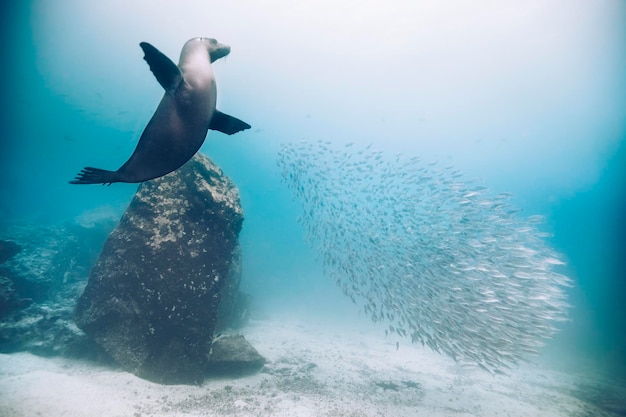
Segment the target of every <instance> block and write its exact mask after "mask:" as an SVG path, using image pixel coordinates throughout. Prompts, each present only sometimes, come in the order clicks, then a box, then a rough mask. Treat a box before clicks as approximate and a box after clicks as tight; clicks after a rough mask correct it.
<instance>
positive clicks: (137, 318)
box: [75, 154, 243, 384]
mask: <svg viewBox="0 0 626 417" xmlns="http://www.w3.org/2000/svg"><path fill="white" fill-rule="evenodd" d="M242 222H243V211H242V208H241V205H240V201H239V192H238V190H237V188H236V187H235V185H234V184H233V183H232V182H231V181H230V180H229V179H228V178H227V177H225V176H224V175H223V173H222V172H221V170H220V169H219V168H218V167H217V166H215V165H214V164H213V163H212V162H211V161H210V160H209V159H208V158H207V157H205V156H202V155H200V154H198V155H196V156H195V157H194V158H193V159H192V160H191V161H189V162H188V163H187V164H185V165H184V166H183V167H182V168H181V169H179V170H177V171H175V172H173V173H171V174H169V175H167V176H165V177H162V178H158V179H155V180H152V181H148V182H145V183H143V184H142V185H141V186H140V187H139V189H138V191H137V193H136V195H135V197H134V198H133V200H132V202H131V203H130V206H129V207H128V209H127V210H126V212H125V213H124V216H123V217H122V219H121V221H120V224H119V225H118V226H117V228H116V229H115V230H114V231H113V232H112V233H111V234H110V235H109V238H108V240H107V241H106V243H105V245H104V248H103V250H102V253H101V254H100V258H99V259H98V262H97V263H96V265H95V266H94V268H93V269H92V270H91V274H90V277H89V282H88V284H87V287H86V288H85V291H84V293H83V295H82V296H81V297H80V299H79V301H78V305H77V307H76V313H75V318H76V323H77V324H78V326H79V327H80V328H81V329H83V330H84V331H85V333H86V334H87V335H88V336H89V337H91V338H92V339H93V340H94V341H95V342H96V343H97V344H98V345H100V346H102V348H103V349H104V350H105V351H106V352H107V353H108V354H109V355H111V357H113V359H114V360H115V361H116V362H117V363H119V364H120V365H121V366H122V367H124V368H125V369H126V370H128V371H130V372H133V373H134V374H136V375H138V376H140V377H142V378H146V379H149V380H152V381H155V382H160V383H167V384H172V383H198V382H201V381H202V380H203V379H204V377H205V374H206V372H207V366H208V354H209V351H210V349H211V344H212V341H213V337H214V332H215V330H216V328H217V327H218V325H220V324H221V325H222V326H225V325H227V323H226V322H228V321H229V320H233V318H240V317H241V314H240V313H239V312H237V311H236V310H237V308H239V305H240V303H239V299H241V296H240V294H239V291H238V287H239V280H240V278H241V271H240V264H239V258H240V249H239V245H238V239H237V238H238V235H239V232H240V230H241V227H242ZM221 301H223V303H221V305H220V302H221ZM220 316H221V318H220Z"/></svg>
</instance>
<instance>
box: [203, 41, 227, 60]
mask: <svg viewBox="0 0 626 417" xmlns="http://www.w3.org/2000/svg"><path fill="white" fill-rule="evenodd" d="M208 41H209V42H210V46H209V55H210V56H211V62H215V61H217V60H218V59H220V58H223V57H225V56H226V55H228V54H230V46H228V45H224V44H221V43H219V42H218V41H216V40H215V39H208Z"/></svg>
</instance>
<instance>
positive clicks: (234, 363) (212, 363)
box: [209, 334, 265, 376]
mask: <svg viewBox="0 0 626 417" xmlns="http://www.w3.org/2000/svg"><path fill="white" fill-rule="evenodd" d="M263 365H265V358H264V357H263V356H261V355H260V354H259V352H257V350H256V349H255V348H254V346H252V345H251V344H250V343H249V342H248V341H247V340H246V339H245V337H243V336H242V335H240V334H238V335H231V336H222V337H220V338H218V339H216V340H215V341H214V342H213V346H212V348H211V355H210V356H209V372H210V373H211V374H212V375H221V376H224V375H228V376H242V375H246V374H249V373H253V372H256V371H258V370H260V369H261V368H262V367H263Z"/></svg>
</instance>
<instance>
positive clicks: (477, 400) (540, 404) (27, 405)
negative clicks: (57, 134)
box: [0, 317, 626, 417]
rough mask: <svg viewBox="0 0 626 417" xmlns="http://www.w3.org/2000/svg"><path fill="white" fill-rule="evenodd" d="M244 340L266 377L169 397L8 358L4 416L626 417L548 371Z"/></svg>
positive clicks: (181, 390)
mask: <svg viewBox="0 0 626 417" xmlns="http://www.w3.org/2000/svg"><path fill="white" fill-rule="evenodd" d="M242 333H243V334H244V335H245V336H246V338H247V339H248V340H249V341H250V342H251V343H252V344H253V345H254V346H255V347H256V348H257V349H258V350H259V352H260V353H261V354H262V355H264V356H265V357H266V358H267V359H268V363H267V365H266V366H265V367H264V368H263V370H261V371H260V372H259V373H257V374H254V375H251V376H246V377H242V378H237V379H232V378H220V379H207V380H206V381H205V382H204V383H203V384H202V385H201V386H185V385H175V386H164V385H158V384H155V383H151V382H148V381H144V380H142V379H139V378H137V377H135V376H134V375H132V374H130V373H127V372H124V371H121V370H118V369H111V368H106V367H102V366H98V365H94V364H93V363H89V362H81V361H73V360H68V359H61V358H53V359H50V358H41V357H37V356H34V355H31V354H27V353H18V354H10V355H0V416H2V417H16V416H24V417H26V416H28V417H33V416H45V417H56V416H90V417H93V416H120V417H122V416H123V417H131V416H132V417H148V416H153V417H161V416H163V417H165V416H167V417H173V416H185V417H191V416H278V417H283V416H284V417H306V416H325V417H331V416H337V417H357V416H368V417H369V416H406V417H408V416H430V417H437V416H490V417H491V416H509V417H513V416H533V417H534V416H567V417H572V416H574V417H586V416H607V417H609V416H610V417H613V416H624V415H626V405H625V404H624V403H626V389H625V388H624V387H616V386H615V384H608V383H606V382H603V381H601V380H599V379H590V378H583V377H581V376H575V375H571V374H566V373H562V372H558V371H553V370H547V369H544V368H541V367H538V366H531V365H528V366H524V367H521V368H518V369H516V370H515V371H514V372H513V373H512V375H511V376H495V377H494V376H491V375H490V374H488V373H486V372H484V371H482V370H480V369H475V370H474V369H471V370H467V369H463V368H461V367H459V366H458V365H456V364H455V363H454V361H452V360H451V359H450V358H447V357H445V356H441V355H439V354H437V353H434V352H431V351H430V350H428V349H424V348H421V347H415V346H411V345H407V344H406V343H404V344H402V345H400V348H399V349H398V350H396V344H395V342H396V341H395V340H393V341H392V340H390V339H385V338H384V337H381V335H380V334H379V333H374V332H371V331H366V330H363V329H357V328H354V327H351V326H347V325H341V324H337V325H333V326H332V328H331V327H329V326H328V325H326V324H324V323H322V322H312V321H298V320H296V319H294V318H290V319H288V320H284V319H283V318H276V317H275V318H267V319H263V320H257V321H253V322H251V323H250V324H249V325H248V326H247V327H246V328H245V329H243V330H242Z"/></svg>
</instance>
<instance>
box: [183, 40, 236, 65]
mask: <svg viewBox="0 0 626 417" xmlns="http://www.w3.org/2000/svg"><path fill="white" fill-rule="evenodd" d="M199 49H204V50H206V51H207V52H208V53H209V56H210V57H211V63H213V62H215V61H217V60H218V59H220V58H223V57H225V56H226V55H228V54H229V53H230V46H228V45H224V44H221V43H219V42H218V41H217V40H215V39H213V38H193V39H189V40H188V41H187V42H186V43H185V46H183V50H182V51H181V57H182V56H187V55H189V54H190V53H191V52H192V51H194V52H195V51H197V50H199Z"/></svg>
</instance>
